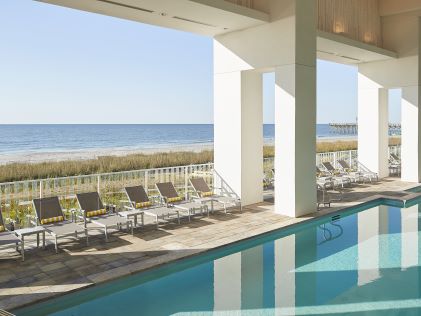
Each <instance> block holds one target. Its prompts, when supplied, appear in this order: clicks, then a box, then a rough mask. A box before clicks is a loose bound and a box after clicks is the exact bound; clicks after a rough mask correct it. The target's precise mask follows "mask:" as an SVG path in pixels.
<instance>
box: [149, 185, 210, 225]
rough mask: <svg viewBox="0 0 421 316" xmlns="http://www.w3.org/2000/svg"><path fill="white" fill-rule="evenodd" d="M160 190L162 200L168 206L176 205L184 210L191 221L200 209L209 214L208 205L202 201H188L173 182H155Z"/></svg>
mask: <svg viewBox="0 0 421 316" xmlns="http://www.w3.org/2000/svg"><path fill="white" fill-rule="evenodd" d="M155 186H156V188H157V189H158V192H159V194H160V196H161V199H162V202H163V203H164V204H166V205H167V207H175V208H177V209H179V210H182V211H183V212H184V213H185V214H187V217H188V219H189V221H190V217H191V216H192V215H195V214H196V210H200V212H201V213H202V214H203V210H206V212H207V213H208V215H209V209H208V208H207V207H206V205H203V204H202V203H200V202H194V201H186V200H185V199H184V198H182V197H181V196H179V195H178V193H177V191H176V189H175V187H174V185H173V184H172V182H162V183H157V184H155Z"/></svg>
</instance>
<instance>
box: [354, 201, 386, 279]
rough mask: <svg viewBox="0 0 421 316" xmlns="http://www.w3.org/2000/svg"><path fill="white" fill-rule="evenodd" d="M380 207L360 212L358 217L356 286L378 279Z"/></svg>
mask: <svg viewBox="0 0 421 316" xmlns="http://www.w3.org/2000/svg"><path fill="white" fill-rule="evenodd" d="M380 211H381V209H380V206H377V207H373V208H372V209H370V210H367V211H364V212H360V213H358V214H357V216H358V220H357V221H358V285H364V284H367V283H370V282H372V281H374V280H376V279H378V278H379V277H380V271H379V264H380V260H379V254H380V252H379V241H380V239H379V229H380V226H379V215H380V213H379V212H380Z"/></svg>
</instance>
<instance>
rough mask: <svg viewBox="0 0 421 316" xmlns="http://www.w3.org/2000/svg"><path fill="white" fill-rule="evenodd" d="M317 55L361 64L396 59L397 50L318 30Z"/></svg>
mask: <svg viewBox="0 0 421 316" xmlns="http://www.w3.org/2000/svg"><path fill="white" fill-rule="evenodd" d="M317 57H318V58H319V59H324V60H328V61H333V62H337V63H341V64H351V65H352V64H361V63H368V62H375V61H381V60H388V59H395V58H398V55H397V54H396V53H395V52H392V51H389V50H386V49H383V48H380V47H377V46H374V45H369V44H366V43H362V42H359V41H356V40H352V39H350V38H347V37H345V36H341V35H337V34H332V33H327V32H323V31H317Z"/></svg>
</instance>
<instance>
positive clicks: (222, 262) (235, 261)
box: [213, 253, 241, 311]
mask: <svg viewBox="0 0 421 316" xmlns="http://www.w3.org/2000/svg"><path fill="white" fill-rule="evenodd" d="M213 271H214V272H213V275H214V298H213V300H214V311H229V310H231V311H239V310H241V253H235V254H232V255H230V256H226V257H223V258H220V259H217V260H215V262H214V270H213Z"/></svg>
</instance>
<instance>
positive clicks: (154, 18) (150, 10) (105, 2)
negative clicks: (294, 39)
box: [38, 0, 269, 36]
mask: <svg viewBox="0 0 421 316" xmlns="http://www.w3.org/2000/svg"><path fill="white" fill-rule="evenodd" d="M38 1H40V2H46V3H50V4H55V5H59V6H64V7H68V8H73V9H78V10H83V11H88V12H92V13H98V14H103V15H109V16H113V17H117V18H122V19H126V20H132V21H136V22H142V23H147V24H152V25H157V26H162V27H167V28H172V29H177V30H181V31H186V32H192V33H196V34H201V35H206V36H215V35H219V34H223V33H227V32H232V31H235V30H241V29H246V28H249V27H254V26H257V25H260V24H264V23H266V22H268V21H269V15H268V14H266V13H264V12H260V11H257V10H253V9H250V8H247V7H243V6H240V5H236V4H233V3H231V2H227V1H224V0H159V1H157V0H38Z"/></svg>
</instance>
